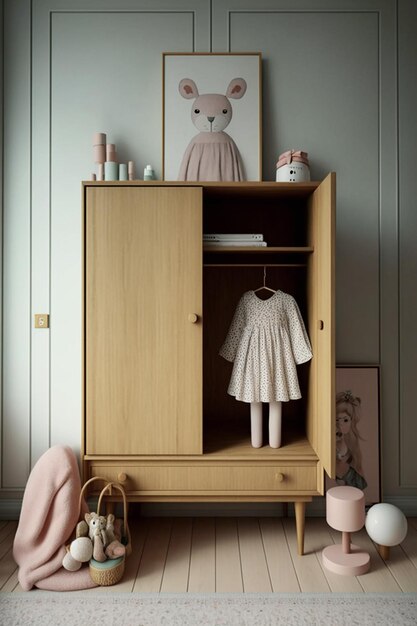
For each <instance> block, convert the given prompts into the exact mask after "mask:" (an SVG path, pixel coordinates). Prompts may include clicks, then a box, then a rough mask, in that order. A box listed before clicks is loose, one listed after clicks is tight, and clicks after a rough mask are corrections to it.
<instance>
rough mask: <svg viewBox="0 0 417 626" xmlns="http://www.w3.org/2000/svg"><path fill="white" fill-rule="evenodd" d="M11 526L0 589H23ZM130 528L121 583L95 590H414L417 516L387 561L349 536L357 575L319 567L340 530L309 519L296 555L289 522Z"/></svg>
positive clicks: (135, 524) (0, 536)
mask: <svg viewBox="0 0 417 626" xmlns="http://www.w3.org/2000/svg"><path fill="white" fill-rule="evenodd" d="M16 526H17V523H16V522H1V521H0V591H2V592H13V591H22V589H21V587H20V585H19V583H18V579H17V567H16V563H15V562H14V560H13V555H12V545H13V538H14V534H15V531H16ZM130 526H131V532H132V545H133V554H132V555H131V556H130V557H129V559H128V561H127V564H126V571H125V575H124V577H123V580H122V581H121V582H120V583H119V584H118V585H115V586H113V587H101V588H98V589H95V590H94V592H97V591H101V592H103V593H110V592H115V593H116V592H127V593H130V592H156V593H159V592H162V593H164V592H170V593H173V592H178V593H181V592H200V593H204V592H206V593H208V592H223V593H233V592H247V593H253V592H255V593H256V592H258V593H264V592H286V593H289V592H357V593H369V592H399V593H401V592H410V591H414V592H417V518H410V519H409V524H408V534H407V537H406V539H405V540H404V542H403V543H402V545H401V546H397V547H395V548H392V549H391V558H390V560H389V561H387V562H385V561H383V559H382V558H381V557H380V556H379V554H378V552H377V550H376V548H375V546H374V544H373V543H372V541H371V540H370V539H369V537H368V535H367V534H366V532H365V530H362V531H360V532H359V533H355V534H354V538H353V540H354V543H356V544H358V545H360V546H362V547H363V548H364V549H365V550H367V551H368V552H369V554H370V555H371V570H370V571H369V572H368V573H367V574H365V575H364V576H359V577H356V578H355V577H349V576H338V575H337V574H332V573H331V572H328V571H327V570H326V569H324V567H323V565H322V561H321V551H322V549H323V548H324V547H325V546H327V545H330V544H331V543H338V542H340V533H337V532H335V531H333V530H332V529H331V528H330V527H329V526H328V525H327V523H326V521H325V519H323V518H307V520H306V535H305V551H306V553H305V555H304V556H302V557H300V556H298V554H297V542H296V532H295V522H294V519H292V518H254V517H244V518H238V519H235V518H223V517H222V518H212V517H211V518H201V517H197V518H166V517H164V518H155V519H152V518H143V519H141V520H133V521H132V522H131V524H130ZM39 593H42V592H41V591H39ZM87 593H88V592H87Z"/></svg>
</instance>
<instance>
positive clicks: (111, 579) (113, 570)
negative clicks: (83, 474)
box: [80, 476, 132, 587]
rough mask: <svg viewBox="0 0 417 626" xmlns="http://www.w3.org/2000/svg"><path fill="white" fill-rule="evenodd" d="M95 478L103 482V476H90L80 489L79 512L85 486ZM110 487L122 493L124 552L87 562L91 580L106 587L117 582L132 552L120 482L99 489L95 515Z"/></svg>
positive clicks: (124, 498)
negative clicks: (115, 557)
mask: <svg viewBox="0 0 417 626" xmlns="http://www.w3.org/2000/svg"><path fill="white" fill-rule="evenodd" d="M95 480H101V481H104V482H105V479H104V478H100V477H99V476H95V477H94V478H90V480H88V481H87V482H86V483H85V484H84V485H83V488H82V489H81V494H80V512H81V510H82V498H83V495H84V492H85V490H86V488H87V486H88V485H89V484H90V483H92V482H93V481H95ZM112 487H115V488H116V489H118V491H120V493H121V494H122V499H123V524H122V537H121V543H123V545H124V546H125V548H126V553H125V554H124V556H121V557H118V558H117V559H108V560H107V561H104V562H103V563H101V562H99V561H96V560H94V559H91V560H90V563H89V571H90V576H91V578H92V580H93V581H94V582H95V583H96V584H97V585H100V586H102V587H107V586H110V585H115V584H116V583H118V582H119V581H120V580H121V579H122V576H123V574H124V571H125V560H126V557H127V556H129V555H130V553H131V552H132V542H131V535H130V530H129V526H128V523H127V500H126V493H125V490H124V489H123V487H122V485H120V483H107V484H106V485H105V487H104V488H103V489H102V490H101V493H100V495H99V498H98V503H97V515H100V507H101V503H102V500H103V496H104V495H105V493H106V491H107V490H110V489H111V488H112Z"/></svg>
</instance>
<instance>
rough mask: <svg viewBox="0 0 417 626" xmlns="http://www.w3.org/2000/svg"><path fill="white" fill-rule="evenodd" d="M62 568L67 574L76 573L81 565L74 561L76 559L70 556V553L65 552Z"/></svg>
mask: <svg viewBox="0 0 417 626" xmlns="http://www.w3.org/2000/svg"><path fill="white" fill-rule="evenodd" d="M62 566H63V567H64V568H65V569H66V570H68V571H69V572H76V571H77V570H79V569H80V567H81V563H80V561H76V559H74V558H73V557H72V556H71V553H70V552H67V553H66V555H65V556H64V559H63V561H62Z"/></svg>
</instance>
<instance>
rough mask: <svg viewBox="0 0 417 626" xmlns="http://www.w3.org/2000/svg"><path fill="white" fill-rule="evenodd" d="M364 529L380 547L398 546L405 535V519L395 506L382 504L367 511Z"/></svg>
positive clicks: (375, 505)
mask: <svg viewBox="0 0 417 626" xmlns="http://www.w3.org/2000/svg"><path fill="white" fill-rule="evenodd" d="M365 528H366V531H367V533H368V535H369V536H370V538H371V539H372V541H375V543H377V544H379V545H380V546H398V544H400V543H401V542H402V541H404V539H405V536H406V534H407V519H406V517H405V515H404V513H403V512H402V511H400V509H398V508H397V507H396V506H394V505H393V504H387V503H386V502H382V503H381V504H374V506H371V508H370V509H369V511H368V513H367V515H366V519H365Z"/></svg>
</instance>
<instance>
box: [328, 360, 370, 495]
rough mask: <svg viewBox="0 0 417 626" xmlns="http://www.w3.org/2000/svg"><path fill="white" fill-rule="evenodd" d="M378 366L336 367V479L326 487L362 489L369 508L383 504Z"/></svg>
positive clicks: (329, 480)
mask: <svg viewBox="0 0 417 626" xmlns="http://www.w3.org/2000/svg"><path fill="white" fill-rule="evenodd" d="M379 421H380V418H379V367H378V366H377V365H359V366H350V365H338V366H337V367H336V479H335V480H331V479H329V478H328V477H327V478H326V488H327V489H329V488H330V487H335V486H338V485H350V486H353V487H358V488H359V489H362V490H363V491H364V493H365V503H366V505H371V504H375V503H376V502H380V501H381V474H380V427H379Z"/></svg>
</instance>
